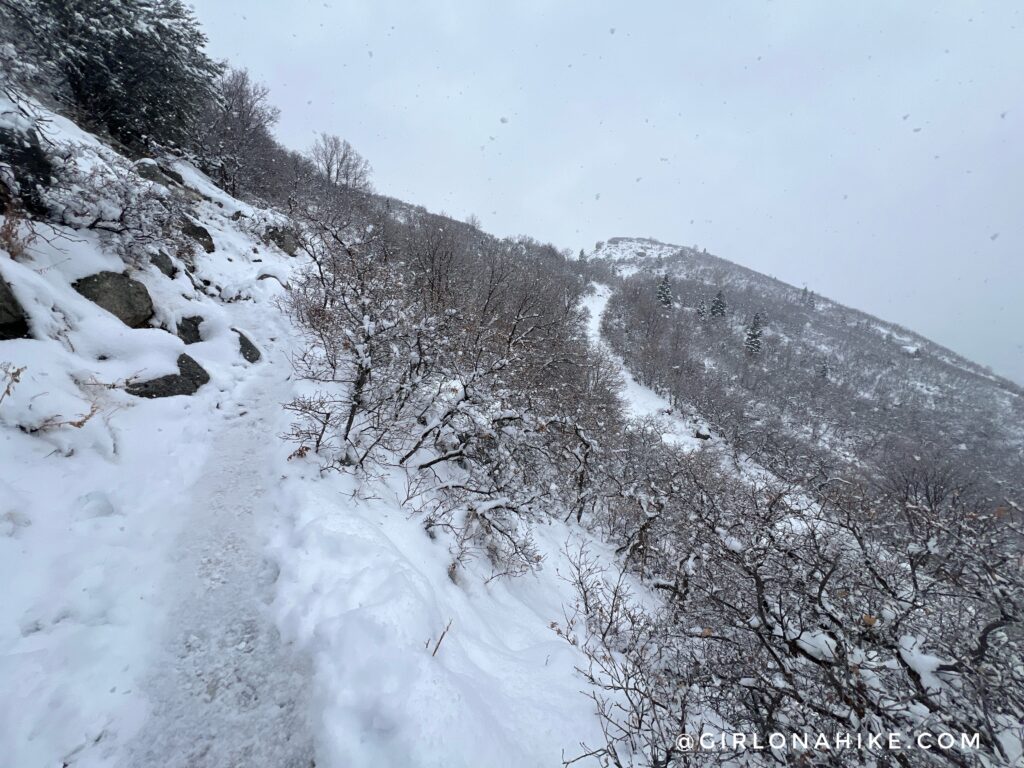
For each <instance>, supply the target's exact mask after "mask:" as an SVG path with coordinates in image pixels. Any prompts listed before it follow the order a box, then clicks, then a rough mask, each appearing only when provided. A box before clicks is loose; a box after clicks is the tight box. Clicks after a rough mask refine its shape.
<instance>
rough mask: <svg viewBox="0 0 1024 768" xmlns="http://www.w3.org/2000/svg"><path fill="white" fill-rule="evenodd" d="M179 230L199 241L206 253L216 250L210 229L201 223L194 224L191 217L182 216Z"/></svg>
mask: <svg viewBox="0 0 1024 768" xmlns="http://www.w3.org/2000/svg"><path fill="white" fill-rule="evenodd" d="M181 231H182V232H183V233H184V234H186V235H188V236H189V237H191V238H192V239H193V240H195V241H196V242H197V243H199V245H201V246H202V248H203V250H204V251H206V252H207V253H213V252H214V251H215V250H217V247H216V246H215V245H214V244H213V237H212V235H210V230H208V229H207V228H206V227H204V226H202V225H201V224H196V223H195V222H194V221H192V219H189V218H183V219H182V220H181Z"/></svg>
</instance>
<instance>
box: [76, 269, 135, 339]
mask: <svg viewBox="0 0 1024 768" xmlns="http://www.w3.org/2000/svg"><path fill="white" fill-rule="evenodd" d="M72 287H73V288H74V289H75V290H76V291H78V292H79V293H80V294H82V295H83V296H85V298H87V299H89V301H92V302H94V303H95V304H98V305H99V306H101V307H103V309H105V310H107V312H110V313H111V314H112V315H115V316H116V317H117V318H118V319H119V320H121V322H123V323H124V324H125V325H127V326H129V327H131V328H140V327H142V326H144V325H145V324H146V323H147V322H148V321H149V318H151V317H152V316H153V300H152V299H151V298H150V297H149V291H148V290H146V286H144V285H143V284H142V283H140V282H139V281H138V280H132V279H131V278H130V277H128V275H126V274H124V273H121V272H97V273H96V274H95V275H89V276H88V277H83V278H82V279H81V280H79V281H78V282H76V283H75V284H74V285H73V286H72Z"/></svg>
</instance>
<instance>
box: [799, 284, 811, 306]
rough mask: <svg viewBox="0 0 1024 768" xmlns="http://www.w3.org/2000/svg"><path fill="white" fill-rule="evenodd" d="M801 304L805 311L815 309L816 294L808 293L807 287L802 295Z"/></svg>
mask: <svg viewBox="0 0 1024 768" xmlns="http://www.w3.org/2000/svg"><path fill="white" fill-rule="evenodd" d="M800 303H801V304H802V305H803V307H804V308H805V309H814V292H813V291H808V290H807V286H806V285H805V286H804V289H803V291H801V293H800Z"/></svg>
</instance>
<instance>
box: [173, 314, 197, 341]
mask: <svg viewBox="0 0 1024 768" xmlns="http://www.w3.org/2000/svg"><path fill="white" fill-rule="evenodd" d="M202 324H203V318H202V317H200V316H199V315H192V316H191V317H183V318H181V320H179V321H178V329H177V330H178V338H179V339H181V340H182V341H184V342H185V343H186V344H198V343H199V342H200V341H202V340H203V336H202V334H201V333H200V332H199V326H200V325H202Z"/></svg>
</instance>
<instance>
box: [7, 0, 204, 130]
mask: <svg viewBox="0 0 1024 768" xmlns="http://www.w3.org/2000/svg"><path fill="white" fill-rule="evenodd" d="M0 10H2V11H3V13H2V14H0V20H2V21H3V22H4V23H5V26H8V29H7V30H5V35H4V37H5V38H8V41H9V42H10V43H11V44H12V45H13V46H14V47H15V48H16V49H17V50H18V52H19V54H21V55H23V56H24V57H25V58H26V59H29V60H31V61H33V63H36V62H38V63H39V64H40V65H44V66H46V67H47V68H49V69H51V70H53V71H55V72H57V73H59V75H60V78H59V79H60V80H61V81H62V82H57V83H54V84H53V90H54V91H55V95H57V96H58V97H59V98H63V99H65V100H67V101H69V102H71V103H72V104H73V105H74V106H75V107H77V108H78V110H79V111H80V114H81V115H82V117H84V118H85V119H86V120H88V121H90V122H92V123H94V124H95V125H98V126H101V127H103V128H106V129H107V130H108V131H109V132H110V133H111V134H112V135H113V136H114V137H116V138H118V139H120V140H121V141H123V142H124V143H126V144H129V145H131V146H134V147H144V146H147V145H149V144H152V143H158V144H167V145H176V146H187V145H188V144H190V143H191V141H192V139H193V138H194V137H195V135H196V131H195V125H196V120H197V118H198V116H199V113H200V110H201V109H202V108H203V106H204V104H205V103H206V102H207V100H208V99H210V98H211V97H212V94H213V86H214V81H215V79H216V78H217V76H218V75H219V74H220V72H221V67H220V65H218V64H216V63H214V62H213V61H212V60H211V59H210V58H209V57H208V56H207V55H206V53H205V52H204V51H203V47H204V46H205V44H206V37H205V36H204V35H203V33H202V31H201V29H200V27H199V22H198V21H197V20H196V18H195V16H194V15H193V14H192V11H191V10H190V9H189V7H188V6H186V5H185V4H184V3H183V2H182V0H119V1H118V2H108V1H107V0H64V1H63V2H54V1H53V0H20V2H17V3H13V2H10V0H0ZM9 36H10V37H9ZM11 38H13V39H11Z"/></svg>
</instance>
